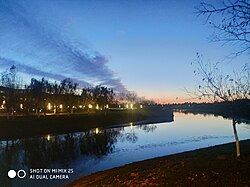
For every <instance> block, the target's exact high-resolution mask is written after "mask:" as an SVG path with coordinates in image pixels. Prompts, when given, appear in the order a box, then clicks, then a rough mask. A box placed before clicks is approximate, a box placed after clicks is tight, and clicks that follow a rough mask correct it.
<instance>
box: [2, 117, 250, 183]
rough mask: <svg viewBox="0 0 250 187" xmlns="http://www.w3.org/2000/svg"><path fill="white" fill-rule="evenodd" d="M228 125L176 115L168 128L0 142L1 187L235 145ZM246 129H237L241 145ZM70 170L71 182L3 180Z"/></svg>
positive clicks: (162, 125)
mask: <svg viewBox="0 0 250 187" xmlns="http://www.w3.org/2000/svg"><path fill="white" fill-rule="evenodd" d="M231 123H232V122H231V121H230V120H228V119H223V118H222V117H214V116H211V115H207V116H203V115H193V114H183V113H175V120H174V122H171V123H159V124H150V125H137V126H135V125H134V124H133V123H129V124H128V126H127V127H119V128H110V129H102V128H95V129H93V130H90V131H84V132H79V133H71V134H64V135H56V136H55V135H54V136H53V135H50V134H48V135H46V136H44V137H40V138H25V139H18V140H13V141H2V142H0V163H1V167H0V181H1V183H2V184H4V185H5V186H20V185H21V186H23V185H24V184H25V186H34V185H37V186H54V185H61V184H66V183H69V182H70V181H72V180H75V179H77V178H79V177H81V176H85V175H89V174H90V173H93V172H96V171H100V170H105V169H109V168H112V167H116V166H120V165H124V164H127V163H131V162H134V161H139V160H145V159H149V158H153V157H158V156H164V155H169V154H174V153H178V152H183V151H187V150H193V149H197V148H202V147H208V146H212V145H217V144H222V143H227V142H232V141H234V136H233V132H232V124H231ZM249 126H250V125H246V124H244V123H242V124H239V125H238V126H237V127H238V134H239V138H240V139H241V140H243V139H248V138H249V137H250V128H249ZM29 168H73V169H74V175H71V176H70V180H61V181H55V180H53V181H52V180H28V179H27V178H26V179H23V180H20V179H12V180H10V179H7V177H6V173H7V171H8V170H9V169H16V170H18V169H25V170H26V171H28V169H29Z"/></svg>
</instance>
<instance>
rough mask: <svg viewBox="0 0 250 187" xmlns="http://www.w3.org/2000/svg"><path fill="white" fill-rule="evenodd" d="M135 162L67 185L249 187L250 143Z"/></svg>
mask: <svg viewBox="0 0 250 187" xmlns="http://www.w3.org/2000/svg"><path fill="white" fill-rule="evenodd" d="M240 145H241V151H242V157H241V158H240V159H236V158H235V143H228V144H224V145H218V146H214V147H210V148H203V149H199V150H194V151H189V152H185V153H180V154H175V155H170V156H165V157H160V158H155V159H150V160H145V161H140V162H135V163H132V164H128V165H125V166H122V167H118V168H114V169H110V170H107V171H102V172H97V173H95V174H92V175H90V176H86V177H83V178H81V179H79V180H76V181H75V182H73V183H71V184H69V185H67V187H82V186H171V187H172V186H250V172H249V171H250V149H249V147H250V140H245V141H241V142H240Z"/></svg>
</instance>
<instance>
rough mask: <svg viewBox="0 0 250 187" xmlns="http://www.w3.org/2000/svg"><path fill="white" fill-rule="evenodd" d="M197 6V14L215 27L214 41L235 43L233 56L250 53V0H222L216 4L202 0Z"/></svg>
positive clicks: (212, 38)
mask: <svg viewBox="0 0 250 187" xmlns="http://www.w3.org/2000/svg"><path fill="white" fill-rule="evenodd" d="M215 4H216V5H215ZM195 8H196V14H197V15H198V16H199V17H200V16H202V17H204V18H205V21H206V23H208V24H209V25H211V26H212V27H213V28H215V32H214V34H213V35H212V37H211V40H212V41H221V42H224V43H231V44H233V45H235V52H234V53H233V56H238V55H241V54H243V53H247V54H250V1H249V0H222V1H220V3H218V2H216V3H215V2H214V4H211V3H206V2H202V3H200V4H199V6H197V7H195Z"/></svg>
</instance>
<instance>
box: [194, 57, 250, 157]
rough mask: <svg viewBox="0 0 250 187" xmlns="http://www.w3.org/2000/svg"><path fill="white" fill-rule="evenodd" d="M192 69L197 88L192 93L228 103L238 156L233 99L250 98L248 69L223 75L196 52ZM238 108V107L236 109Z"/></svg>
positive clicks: (198, 96)
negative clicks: (196, 80)
mask: <svg viewBox="0 0 250 187" xmlns="http://www.w3.org/2000/svg"><path fill="white" fill-rule="evenodd" d="M194 65H195V66H196V70H195V71H194V73H195V75H196V77H197V78H198V81H199V82H198V88H197V89H196V91H195V92H194V93H193V94H194V95H195V96H196V97H197V98H208V99H209V100H211V101H226V102H228V103H229V104H230V110H231V117H232V124H233V131H234V136H235V140H236V153H237V157H240V145H239V138H238V135H237V129H236V124H237V123H238V120H237V116H236V112H237V111H236V110H237V109H238V107H237V105H236V104H235V101H237V100H244V99H250V69H249V67H248V66H247V65H245V66H244V67H243V69H242V70H241V72H238V73H236V72H234V75H233V76H230V75H228V74H227V75H224V74H223V73H222V72H221V71H220V70H219V68H218V64H211V63H204V62H203V56H202V55H199V54H197V59H196V61H195V62H194ZM238 110H239V109H238Z"/></svg>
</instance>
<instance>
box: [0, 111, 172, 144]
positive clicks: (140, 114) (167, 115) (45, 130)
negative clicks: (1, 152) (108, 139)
mask: <svg viewBox="0 0 250 187" xmlns="http://www.w3.org/2000/svg"><path fill="white" fill-rule="evenodd" d="M171 121H173V112H172V111H171V110H165V109H162V108H158V109H143V110H122V111H111V110H110V111H105V112H104V111H99V112H95V113H85V114H72V115H70V116H67V115H61V116H55V115H51V116H40V117H39V118H37V117H36V116H18V117H15V118H10V119H6V118H5V117H1V118H0V140H10V139H16V138H23V137H32V136H37V135H44V134H63V133H71V132H79V131H83V130H89V129H92V128H108V127H111V126H113V125H118V124H119V126H121V125H122V124H123V126H125V124H126V123H135V124H148V123H159V122H171Z"/></svg>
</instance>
